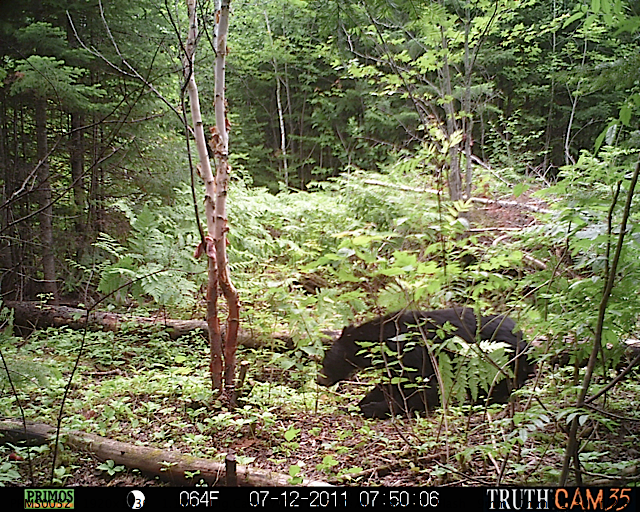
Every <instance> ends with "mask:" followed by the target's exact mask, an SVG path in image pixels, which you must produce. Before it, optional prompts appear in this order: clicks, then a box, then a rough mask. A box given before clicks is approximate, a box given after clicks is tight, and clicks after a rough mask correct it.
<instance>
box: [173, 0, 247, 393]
mask: <svg viewBox="0 0 640 512" xmlns="http://www.w3.org/2000/svg"><path fill="white" fill-rule="evenodd" d="M187 9H188V14H189V36H188V38H187V45H186V52H187V55H186V57H185V63H184V70H185V79H186V80H187V91H188V93H189V102H190V105H191V117H192V121H193V128H194V133H195V138H196V145H197V148H198V156H199V158H200V165H201V168H200V170H201V176H202V179H203V181H204V185H205V215H206V218H207V233H208V234H207V236H206V237H205V240H203V241H202V242H201V244H202V245H204V247H200V249H199V250H200V252H201V253H205V254H206V255H207V257H208V265H207V271H208V285H207V324H208V328H209V344H210V349H211V381H212V385H213V389H214V390H218V391H220V392H222V390H223V385H224V389H225V392H226V393H227V397H228V398H229V399H230V400H231V401H233V398H232V397H233V396H234V388H235V383H234V380H235V366H236V363H235V353H236V349H237V346H238V339H237V338H238V328H239V322H240V311H239V310H240V304H239V300H238V293H237V291H236V289H235V288H234V287H233V285H232V284H231V280H230V278H229V265H228V259H227V237H226V233H227V231H228V229H229V228H228V226H227V210H226V199H227V192H228V187H229V172H230V167H229V136H228V131H227V126H228V121H227V116H226V101H225V94H224V87H225V76H224V72H225V65H226V54H227V34H228V30H229V1H228V0H224V1H223V2H222V3H221V5H220V9H219V11H217V12H216V20H217V24H216V29H217V30H216V43H215V44H216V48H215V50H216V64H215V105H214V106H215V114H216V125H215V127H214V128H212V130H211V140H210V142H209V145H210V147H211V149H212V150H213V152H214V156H215V159H216V176H215V178H214V176H213V173H212V170H211V164H210V162H209V156H208V152H207V147H206V141H205V137H204V129H203V126H202V116H201V113H200V99H199V97H198V87H197V84H196V80H195V75H194V65H195V48H196V42H197V40H198V20H197V14H196V0H187ZM218 287H220V288H222V291H223V293H224V295H225V298H226V300H227V304H228V310H229V315H228V318H227V330H226V339H225V341H224V344H223V340H222V332H221V327H220V320H219V318H218ZM223 348H224V353H223ZM223 364H224V378H223Z"/></svg>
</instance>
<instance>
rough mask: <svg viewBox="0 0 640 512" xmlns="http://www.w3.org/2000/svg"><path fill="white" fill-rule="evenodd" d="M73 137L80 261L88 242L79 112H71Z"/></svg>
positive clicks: (82, 132)
mask: <svg viewBox="0 0 640 512" xmlns="http://www.w3.org/2000/svg"><path fill="white" fill-rule="evenodd" d="M70 117H71V137H70V139H69V164H70V167H71V186H72V188H73V202H74V204H75V212H74V213H75V221H74V227H75V230H76V236H77V237H78V244H77V251H76V258H77V261H80V258H81V257H82V253H83V251H84V245H85V242H86V238H87V237H86V229H87V226H86V224H85V218H84V216H85V206H86V202H87V199H86V194H85V191H84V131H83V125H84V117H83V116H82V114H79V113H71V114H70Z"/></svg>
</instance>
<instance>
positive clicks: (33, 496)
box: [24, 489, 74, 509]
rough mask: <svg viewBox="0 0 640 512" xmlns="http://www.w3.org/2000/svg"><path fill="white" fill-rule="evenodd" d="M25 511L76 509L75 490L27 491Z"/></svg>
mask: <svg viewBox="0 0 640 512" xmlns="http://www.w3.org/2000/svg"><path fill="white" fill-rule="evenodd" d="M24 508H25V509H63V508H74V490H73V489H25V490H24Z"/></svg>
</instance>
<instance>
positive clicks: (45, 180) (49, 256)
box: [35, 98, 58, 304]
mask: <svg viewBox="0 0 640 512" xmlns="http://www.w3.org/2000/svg"><path fill="white" fill-rule="evenodd" d="M35 111H36V139H37V144H38V150H37V154H38V162H39V163H40V171H39V178H40V179H39V180H38V181H39V194H38V198H39V203H40V209H41V210H42V211H41V212H40V215H39V220H40V244H41V247H42V249H41V250H42V269H43V272H44V292H45V293H46V294H48V295H50V298H51V300H52V302H53V303H54V304H57V303H58V286H57V284H56V265H55V260H54V256H53V205H52V204H51V181H50V176H49V155H48V153H49V146H48V143H47V100H46V99H43V98H36V101H35Z"/></svg>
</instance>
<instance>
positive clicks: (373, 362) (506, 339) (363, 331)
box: [318, 308, 533, 418]
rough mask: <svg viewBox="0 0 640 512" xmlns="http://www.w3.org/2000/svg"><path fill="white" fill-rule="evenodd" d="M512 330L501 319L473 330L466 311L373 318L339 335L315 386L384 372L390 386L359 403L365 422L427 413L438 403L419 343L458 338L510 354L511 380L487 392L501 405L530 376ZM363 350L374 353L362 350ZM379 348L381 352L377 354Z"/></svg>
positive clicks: (493, 317) (429, 367) (483, 321)
mask: <svg viewBox="0 0 640 512" xmlns="http://www.w3.org/2000/svg"><path fill="white" fill-rule="evenodd" d="M514 329H515V322H514V321H513V320H512V319H511V318H509V317H507V316H505V315H488V316H482V317H481V318H480V325H478V324H477V319H476V315H475V313H474V311H473V309H471V308H451V309H442V310H437V311H401V312H397V313H392V314H389V315H386V316H381V317H377V318H375V319H373V320H371V321H369V322H366V323H364V324H362V325H359V326H353V325H350V326H349V327H345V328H344V329H343V331H342V334H341V335H340V337H339V338H338V339H337V340H336V341H335V342H334V343H333V345H332V346H331V349H330V350H329V351H328V352H327V353H326V354H325V357H324V361H323V363H322V371H321V373H320V375H318V384H321V385H323V386H331V385H332V384H335V383H336V382H338V381H341V380H344V379H346V378H347V377H349V375H351V374H352V373H354V371H356V370H357V369H362V368H369V367H372V366H375V367H378V368H384V369H385V371H386V376H387V377H388V379H386V380H387V382H389V383H387V384H378V385H377V386H376V387H375V388H374V389H372V390H371V391H370V392H369V393H368V394H367V395H366V396H365V397H364V398H363V399H362V400H361V401H360V403H359V406H360V410H361V411H362V413H363V414H364V415H365V416H366V417H368V418H383V417H386V416H388V415H389V414H394V415H395V414H399V413H405V414H406V413H407V412H409V411H412V410H423V411H424V410H426V411H428V410H429V409H432V408H433V407H435V406H437V405H438V404H439V403H440V397H439V392H438V384H437V381H436V377H435V375H434V370H433V365H432V359H431V357H430V355H429V351H428V349H427V346H426V345H425V341H424V340H430V341H431V342H432V343H439V342H441V341H443V340H444V339H450V338H452V337H454V336H458V337H459V338H462V339H463V340H465V341H466V342H467V343H475V342H476V341H477V340H481V341H491V342H502V343H506V344H507V345H509V346H510V347H511V350H512V351H514V352H515V356H512V357H511V369H512V372H513V375H514V378H513V379H507V378H504V379H502V380H500V381H499V382H498V383H497V384H496V385H495V386H493V388H492V389H491V390H490V391H491V396H490V399H491V400H492V401H505V400H507V399H508V398H509V396H510V394H511V390H512V389H513V388H517V387H520V386H522V384H523V383H524V381H525V380H526V378H527V377H528V375H529V374H530V373H531V372H532V370H533V367H532V366H531V364H530V363H529V362H528V361H527V358H526V356H525V355H524V351H525V349H526V343H524V342H523V341H522V332H520V331H516V332H514ZM362 342H369V343H368V344H367V343H364V344H363V343H362ZM381 342H384V344H382V343H381ZM367 345H368V346H369V347H370V348H374V347H375V348H377V350H375V349H374V350H367V349H366V347H367ZM381 345H382V348H383V349H384V350H380V349H379V348H378V347H380V346H381ZM385 345H386V347H385ZM363 347H365V348H363ZM394 377H395V379H394Z"/></svg>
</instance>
